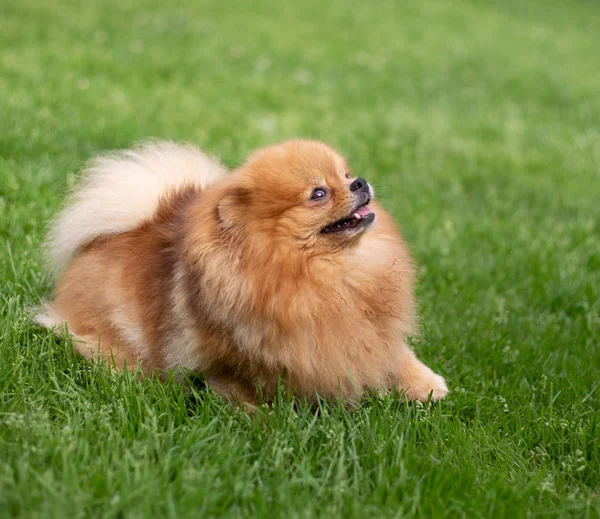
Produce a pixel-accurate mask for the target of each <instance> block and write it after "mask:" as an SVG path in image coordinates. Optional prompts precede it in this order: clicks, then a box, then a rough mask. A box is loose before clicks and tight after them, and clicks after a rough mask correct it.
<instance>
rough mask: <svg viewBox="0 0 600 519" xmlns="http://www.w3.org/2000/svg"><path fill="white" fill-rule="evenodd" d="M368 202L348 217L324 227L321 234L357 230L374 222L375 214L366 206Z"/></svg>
mask: <svg viewBox="0 0 600 519" xmlns="http://www.w3.org/2000/svg"><path fill="white" fill-rule="evenodd" d="M369 202H370V200H367V201H366V203H364V204H363V205H361V206H359V207H357V208H356V209H355V210H354V211H352V214H350V216H347V217H346V218H342V219H341V220H338V221H337V222H333V223H332V224H329V225H328V226H327V227H324V228H323V230H322V231H321V232H322V233H323V234H330V233H336V232H343V231H347V230H348V229H357V228H359V227H364V226H366V225H369V224H370V223H372V222H373V220H375V213H374V212H373V210H372V209H371V208H370V207H369V206H368V204H369Z"/></svg>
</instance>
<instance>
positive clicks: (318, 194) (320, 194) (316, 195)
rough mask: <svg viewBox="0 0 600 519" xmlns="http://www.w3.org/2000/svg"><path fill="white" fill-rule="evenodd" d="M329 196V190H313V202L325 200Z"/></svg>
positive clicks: (318, 188)
mask: <svg viewBox="0 0 600 519" xmlns="http://www.w3.org/2000/svg"><path fill="white" fill-rule="evenodd" d="M326 196H327V189H325V188H324V187H317V188H315V189H313V192H312V195H310V199H311V200H323V198H325V197H326Z"/></svg>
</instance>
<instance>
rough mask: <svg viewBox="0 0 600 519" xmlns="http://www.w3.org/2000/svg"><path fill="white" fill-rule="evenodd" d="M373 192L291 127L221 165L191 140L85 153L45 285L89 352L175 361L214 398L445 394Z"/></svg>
mask: <svg viewBox="0 0 600 519" xmlns="http://www.w3.org/2000/svg"><path fill="white" fill-rule="evenodd" d="M372 198H373V191H372V189H371V187H370V186H369V184H368V183H367V182H366V181H365V180H363V179H362V178H355V176H354V175H352V174H351V173H350V169H349V167H348V165H347V164H346V161H345V160H344V159H343V158H342V157H341V156H340V155H339V154H338V153H336V152H335V151H334V150H332V149H331V148H329V147H327V146H326V145H324V144H322V143H320V142H315V141H290V142H286V143H283V144H280V145H277V146H271V147H268V148H264V149H262V150H259V151H257V152H256V153H254V154H253V155H252V156H251V157H250V158H249V159H248V161H247V162H246V163H245V164H244V165H243V166H242V167H240V168H239V169H238V170H236V171H234V172H233V173H231V174H227V173H226V172H225V170H224V168H223V167H222V166H221V165H220V164H219V163H217V162H216V161H214V160H212V159H210V158H208V157H207V156H206V155H204V154H203V153H201V152H200V151H199V150H197V149H195V148H192V147H189V146H178V145H175V144H170V143H158V144H152V145H147V146H143V147H141V148H138V149H135V150H131V151H126V152H122V153H120V154H117V155H113V156H109V157H104V158H100V159H97V160H96V161H95V162H94V163H93V164H92V165H91V167H90V168H89V169H88V170H87V172H86V175H85V176H84V180H83V182H82V184H81V186H80V187H79V188H78V189H77V190H76V192H75V193H74V195H73V198H72V200H71V203H70V205H68V206H67V208H66V209H65V210H64V211H63V212H62V213H61V214H60V215H59V217H58V219H57V220H56V222H55V224H54V226H53V228H52V230H51V233H50V237H49V242H48V245H49V251H50V254H51V257H52V259H53V261H54V266H55V273H56V275H57V277H58V278H59V280H58V285H57V288H56V297H55V299H54V301H53V302H52V303H49V304H48V305H46V307H45V308H44V310H43V311H42V312H41V313H40V314H39V315H38V316H37V322H39V323H40V324H42V325H44V326H47V327H55V326H59V325H61V324H63V323H65V322H66V323H67V324H68V330H69V333H70V334H71V335H72V336H73V338H74V342H75V346H76V347H77V349H78V350H79V351H80V352H81V353H82V354H83V355H85V356H86V357H95V356H96V355H98V354H100V355H102V356H104V357H105V358H106V357H108V358H113V359H114V360H115V362H116V363H117V366H118V367H122V366H123V365H124V364H127V365H128V366H136V365H137V363H138V362H139V363H140V364H141V367H142V369H143V370H145V371H149V370H158V369H172V368H187V369H190V370H193V371H195V372H198V373H201V374H203V375H204V376H205V377H206V380H207V383H208V384H209V385H210V386H212V387H213V388H214V389H215V390H216V391H217V392H218V393H220V394H222V395H224V396H225V397H226V398H229V399H232V400H236V401H240V402H243V403H248V404H255V403H256V402H257V395H258V394H259V393H262V394H263V395H264V396H265V397H267V398H268V397H271V396H273V395H274V393H275V392H276V387H277V380H278V378H279V377H283V380H284V383H285V384H286V387H288V388H289V389H290V390H292V391H293V392H295V393H296V394H298V395H301V396H306V397H308V398H309V399H313V398H314V397H315V395H316V393H319V394H321V395H323V396H325V397H330V398H337V397H340V396H341V397H346V398H351V399H355V398H359V397H360V395H361V394H362V393H363V392H364V391H365V390H368V389H371V388H381V389H390V388H399V389H401V390H405V391H406V395H407V396H408V398H410V399H416V400H422V401H423V400H427V399H428V398H429V397H430V395H431V396H432V398H433V399H439V398H442V397H443V396H444V395H446V393H447V391H448V390H447V388H446V385H445V383H444V379H443V378H442V377H440V376H439V375H436V374H435V373H433V372H432V371H431V370H430V369H429V368H428V367H427V366H425V365H424V364H423V363H421V362H420V361H419V360H418V359H417V357H416V356H415V354H414V353H413V352H412V351H411V349H410V348H409V346H408V344H407V342H406V337H407V335H408V334H410V333H411V332H413V330H414V315H413V312H414V295H413V270H414V269H413V263H412V261H411V258H410V256H409V253H408V252H407V250H406V247H405V245H404V242H403V241H402V238H401V237H400V235H399V234H398V231H397V230H396V227H395V225H394V223H393V221H392V219H391V218H390V216H389V215H388V214H387V213H386V212H385V211H383V209H382V208H381V207H379V206H378V205H377V204H375V203H373V201H372Z"/></svg>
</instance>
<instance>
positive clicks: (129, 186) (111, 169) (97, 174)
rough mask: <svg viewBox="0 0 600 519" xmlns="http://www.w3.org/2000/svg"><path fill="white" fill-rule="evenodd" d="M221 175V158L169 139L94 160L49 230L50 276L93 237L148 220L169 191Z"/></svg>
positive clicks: (56, 274)
mask: <svg viewBox="0 0 600 519" xmlns="http://www.w3.org/2000/svg"><path fill="white" fill-rule="evenodd" d="M225 174H226V170H225V168H224V167H223V166H222V165H221V164H220V163H219V162H217V161H216V160H214V159H211V158H209V157H208V156H206V155H205V154H204V153H202V152H201V151H200V150H198V149H197V148H194V147H193V146H189V145H177V144H174V143H170V142H158V143H152V144H144V145H141V146H138V147H136V148H134V149H132V150H127V151H122V152H118V153H116V154H113V155H107V156H104V157H99V158H97V159H95V160H93V161H92V162H91V163H90V165H89V166H88V167H87V168H86V170H85V171H84V173H83V177H82V180H81V182H80V183H79V185H78V187H76V189H75V191H74V192H73V194H72V195H71V199H70V200H69V202H68V203H67V206H66V207H65V209H63V211H62V212H61V213H60V214H59V215H58V216H57V218H56V219H55V221H54V222H53V224H52V226H51V229H50V232H49V234H48V239H47V242H46V247H47V253H48V256H49V260H50V264H51V268H52V271H53V273H54V276H55V277H58V276H60V274H62V273H63V272H64V270H65V269H66V267H67V265H68V264H69V262H70V261H71V260H72V259H73V257H74V256H75V255H76V254H77V252H78V251H79V250H80V249H81V248H82V247H83V246H85V245H86V244H88V243H89V242H91V241H92V240H94V239H95V238H98V237H100V236H104V235H110V234H119V233H123V232H126V231H129V230H131V229H134V228H135V227H137V226H138V225H139V224H140V223H141V222H143V221H144V220H147V219H149V218H151V217H152V216H153V214H154V211H155V210H156V207H157V205H158V202H159V200H160V199H161V197H162V196H164V195H165V194H166V193H167V192H169V191H172V190H176V189H179V188H181V187H184V186H187V185H195V186H199V187H200V188H205V187H206V186H208V185H209V184H211V183H213V182H214V181H216V180H218V179H219V178H221V177H222V176H224V175H225Z"/></svg>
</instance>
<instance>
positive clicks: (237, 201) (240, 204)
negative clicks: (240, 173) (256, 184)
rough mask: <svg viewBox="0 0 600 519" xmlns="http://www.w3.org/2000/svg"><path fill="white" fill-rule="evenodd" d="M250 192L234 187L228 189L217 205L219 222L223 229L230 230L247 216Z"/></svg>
mask: <svg viewBox="0 0 600 519" xmlns="http://www.w3.org/2000/svg"><path fill="white" fill-rule="evenodd" d="M249 205H250V190H249V189H246V188H244V187H239V186H234V187H231V188H230V189H228V190H227V191H226V192H225V194H224V196H223V198H221V200H220V201H219V203H218V204H217V212H218V213H219V221H220V222H221V226H222V227H223V228H224V229H231V228H232V227H235V225H236V224H238V223H240V222H241V221H242V220H243V219H244V217H245V215H247V214H248V206H249Z"/></svg>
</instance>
